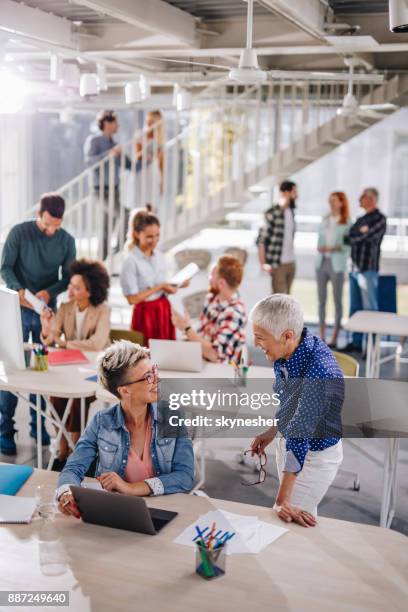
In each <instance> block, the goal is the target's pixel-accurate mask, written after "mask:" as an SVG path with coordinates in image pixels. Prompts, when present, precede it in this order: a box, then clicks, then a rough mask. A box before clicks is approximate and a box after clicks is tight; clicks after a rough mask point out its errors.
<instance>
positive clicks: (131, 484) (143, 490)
mask: <svg viewBox="0 0 408 612" xmlns="http://www.w3.org/2000/svg"><path fill="white" fill-rule="evenodd" d="M98 373H99V379H100V381H101V383H102V385H103V386H104V387H105V389H107V390H108V391H110V392H111V393H112V394H113V395H116V397H117V398H118V400H119V403H118V404H116V405H114V406H112V407H111V408H107V409H106V410H102V411H100V412H97V413H96V415H95V416H94V417H93V419H92V420H91V422H90V423H89V425H88V426H87V428H86V429H85V431H84V433H83V434H82V436H81V438H80V439H79V441H78V444H77V445H76V447H75V450H74V452H73V453H72V455H71V456H70V457H69V459H68V461H67V463H66V465H65V468H64V469H63V471H62V472H61V475H60V477H59V480H58V489H57V492H56V497H57V499H58V501H59V509H60V510H61V512H63V513H64V514H68V515H73V516H75V517H77V518H79V517H80V514H79V511H78V508H77V506H76V504H75V501H74V499H73V496H72V494H71V492H70V485H77V486H79V485H80V484H81V482H82V480H83V478H84V476H85V474H86V473H87V471H88V469H89V467H90V466H91V464H92V463H93V462H94V461H96V478H97V479H98V480H99V482H100V484H101V485H102V487H103V488H104V489H105V490H106V491H118V492H119V493H123V494H125V495H137V496H145V495H162V494H169V493H182V492H187V491H189V490H190V489H191V488H192V486H193V482H194V455H193V447H192V443H191V440H190V439H189V438H188V436H187V431H186V430H185V429H183V428H181V427H180V428H177V427H173V428H169V417H170V415H171V412H170V409H169V406H168V404H167V403H165V402H158V383H159V378H158V376H157V366H156V365H154V364H152V363H151V361H150V359H149V351H148V349H146V348H144V347H142V346H139V345H138V344H133V343H132V342H127V341H125V340H122V341H120V342H115V343H114V344H112V345H111V346H110V347H109V348H107V349H106V350H105V352H104V353H103V354H102V356H101V357H100V359H99V363H98Z"/></svg>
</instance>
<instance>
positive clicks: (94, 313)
mask: <svg viewBox="0 0 408 612" xmlns="http://www.w3.org/2000/svg"><path fill="white" fill-rule="evenodd" d="M70 274H71V279H70V283H69V287H68V297H69V301H68V302H66V303H63V304H61V305H60V307H59V308H58V311H57V313H56V314H54V313H53V312H52V311H51V310H48V309H46V310H44V311H43V312H42V314H41V326H42V333H41V340H42V341H43V342H44V344H46V345H48V346H55V345H56V346H59V347H60V348H67V349H80V350H83V351H101V350H103V349H104V348H106V347H107V346H109V344H110V338H109V334H110V307H109V306H108V304H107V303H106V300H107V297H108V291H109V286H110V278H109V274H108V272H107V270H106V268H105V266H104V265H103V264H102V263H101V262H99V261H92V260H89V259H79V260H76V261H74V262H72V264H71V266H70ZM93 401H95V397H90V398H88V399H87V400H86V417H88V411H89V406H90V404H91V403H92V402H93ZM51 402H52V404H53V406H54V407H55V409H56V411H57V412H58V414H59V415H60V417H61V418H62V416H63V414H64V412H65V409H66V406H67V403H68V400H67V399H65V398H57V397H52V398H51ZM80 411H81V408H80V400H78V399H76V400H74V401H73V404H72V408H71V411H70V414H69V416H68V420H67V421H66V428H67V430H68V431H69V432H70V433H71V438H72V441H73V442H74V444H75V443H76V442H77V440H78V439H79V436H80ZM68 453H69V445H68V441H67V440H66V438H65V437H64V436H62V437H61V442H60V451H59V455H58V458H59V459H60V460H62V461H63V460H65V459H66V458H67V456H68Z"/></svg>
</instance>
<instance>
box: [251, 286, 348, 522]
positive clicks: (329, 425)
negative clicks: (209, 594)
mask: <svg viewBox="0 0 408 612" xmlns="http://www.w3.org/2000/svg"><path fill="white" fill-rule="evenodd" d="M250 320H251V322H252V325H253V332H254V338H255V346H259V347H260V348H261V349H262V350H263V351H264V353H265V355H266V357H267V359H269V360H270V361H273V362H274V370H275V385H274V391H275V392H276V393H279V397H280V405H279V408H278V410H277V412H276V415H275V416H276V418H277V419H279V421H278V426H277V427H272V428H270V429H269V430H268V431H266V432H265V433H263V434H261V435H259V436H257V437H256V438H255V439H254V440H253V442H252V444H251V448H252V451H253V453H254V454H257V455H260V456H261V455H263V454H264V451H265V448H266V447H267V446H268V444H270V443H271V442H272V440H273V439H274V438H275V437H276V440H277V444H276V464H277V468H278V475H279V481H280V482H279V490H278V493H277V496H276V501H275V505H274V509H275V510H276V512H277V513H278V516H279V517H280V518H281V519H282V520H284V521H286V522H290V521H295V522H296V523H298V524H299V525H302V526H303V527H313V526H314V525H315V524H316V516H317V506H318V504H319V503H320V501H321V500H322V499H323V497H324V495H325V494H326V492H327V489H328V488H329V486H330V485H331V483H332V482H333V480H334V478H335V476H336V474H337V470H338V469H339V467H340V464H341V462H342V460H343V449H342V443H341V431H342V426H341V409H342V406H343V401H344V379H343V374H342V372H341V370H340V367H339V365H338V364H337V361H336V359H335V357H334V355H333V353H332V352H331V350H330V349H329V348H328V346H327V345H326V344H325V343H324V342H323V341H322V340H320V338H318V337H317V336H313V335H312V334H310V333H308V331H307V329H306V328H305V327H303V313H302V310H301V308H300V305H299V304H298V302H296V300H294V299H293V298H291V297H290V296H288V295H284V294H281V293H275V294H274V295H271V296H269V297H267V298H265V299H263V300H261V301H260V302H258V303H257V304H256V305H255V306H254V308H253V309H252V311H251V313H250Z"/></svg>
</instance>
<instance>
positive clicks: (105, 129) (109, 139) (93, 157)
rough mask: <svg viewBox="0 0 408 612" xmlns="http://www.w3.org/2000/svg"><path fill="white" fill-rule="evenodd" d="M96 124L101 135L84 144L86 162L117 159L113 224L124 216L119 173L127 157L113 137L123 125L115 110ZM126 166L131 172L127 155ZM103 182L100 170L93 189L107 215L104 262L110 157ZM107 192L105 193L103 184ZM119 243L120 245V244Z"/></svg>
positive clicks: (105, 233)
mask: <svg viewBox="0 0 408 612" xmlns="http://www.w3.org/2000/svg"><path fill="white" fill-rule="evenodd" d="M96 123H97V126H98V128H99V131H100V133H99V134H90V135H89V136H88V138H87V139H86V141H85V144H84V159H85V164H86V165H87V166H93V165H95V164H97V163H98V162H100V161H102V160H103V159H104V158H106V157H107V155H108V154H110V155H111V156H113V161H114V184H113V186H112V187H113V193H114V202H113V215H114V218H113V222H112V226H113V223H114V220H115V219H117V218H118V217H119V215H120V199H119V173H120V167H121V156H122V155H123V150H122V146H121V145H119V144H117V143H116V142H115V141H114V139H113V136H114V135H115V134H116V132H117V131H118V129H119V121H118V117H117V114H116V113H115V112H114V111H113V110H104V111H101V112H100V113H98V115H97V116H96ZM124 166H125V168H126V169H128V170H130V169H131V168H132V163H131V161H130V159H129V158H128V156H127V155H125V159H124ZM101 170H102V173H103V176H102V180H101V177H100V174H99V173H100V169H99V168H96V169H95V170H94V172H93V189H94V192H95V195H96V197H97V198H102V202H103V207H104V213H103V236H102V253H101V256H102V259H105V258H106V257H107V255H108V254H109V247H110V245H109V239H110V236H109V235H108V234H109V212H108V211H109V157H108V158H107V160H106V162H105V163H104V164H102V168H101ZM101 182H102V189H103V192H102V193H101V184H100V183H101ZM124 215H125V223H124V228H125V231H126V227H127V222H128V211H127V209H126V208H125V209H124ZM118 242H119V241H118Z"/></svg>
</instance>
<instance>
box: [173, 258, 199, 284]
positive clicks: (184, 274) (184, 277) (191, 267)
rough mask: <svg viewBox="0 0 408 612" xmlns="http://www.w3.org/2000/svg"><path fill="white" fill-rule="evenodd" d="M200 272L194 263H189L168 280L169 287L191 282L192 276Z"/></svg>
mask: <svg viewBox="0 0 408 612" xmlns="http://www.w3.org/2000/svg"><path fill="white" fill-rule="evenodd" d="M199 271H200V268H199V267H198V266H197V264H195V263H189V264H187V265H186V266H185V267H184V268H182V269H181V270H179V272H177V274H175V275H174V276H173V278H171V279H170V280H169V283H170V285H178V286H179V285H182V284H183V283H184V282H185V281H188V280H191V279H192V278H193V276H195V275H196V274H197V272H199Z"/></svg>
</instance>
